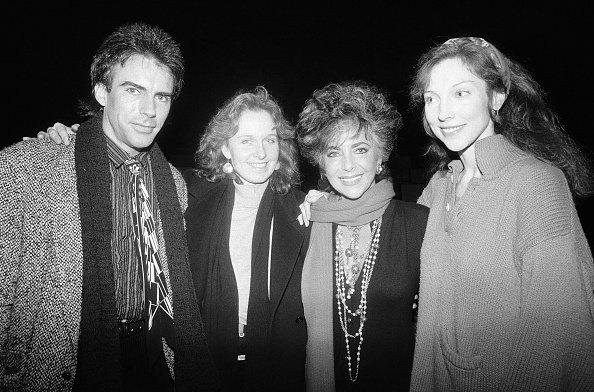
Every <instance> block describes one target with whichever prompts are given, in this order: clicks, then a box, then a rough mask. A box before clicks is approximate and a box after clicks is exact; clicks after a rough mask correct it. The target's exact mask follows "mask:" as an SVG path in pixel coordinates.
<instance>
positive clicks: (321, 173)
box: [320, 172, 325, 181]
mask: <svg viewBox="0 0 594 392" xmlns="http://www.w3.org/2000/svg"><path fill="white" fill-rule="evenodd" d="M324 176H325V175H324V172H320V180H321V181H324Z"/></svg>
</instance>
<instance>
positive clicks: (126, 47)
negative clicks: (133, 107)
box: [81, 23, 185, 115]
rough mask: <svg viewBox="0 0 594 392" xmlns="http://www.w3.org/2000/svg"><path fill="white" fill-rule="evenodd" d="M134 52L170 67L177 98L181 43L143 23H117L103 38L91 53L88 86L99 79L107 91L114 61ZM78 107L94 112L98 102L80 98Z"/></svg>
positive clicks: (181, 77) (121, 61) (181, 66)
mask: <svg viewBox="0 0 594 392" xmlns="http://www.w3.org/2000/svg"><path fill="white" fill-rule="evenodd" d="M135 54H139V55H142V56H146V57H149V58H154V59H155V60H157V61H158V62H159V63H161V64H163V65H164V66H165V67H167V68H168V69H169V71H170V72H171V76H172V77H173V92H172V99H176V98H177V97H178V96H179V93H180V92H181V88H182V86H183V83H184V71H185V65H184V58H183V55H182V53H181V50H180V46H179V44H178V43H177V42H176V41H175V40H174V39H173V37H171V35H169V34H168V33H167V32H165V31H163V30H162V29H160V28H159V27H156V26H151V25H147V24H144V23H134V24H126V25H123V26H120V27H118V28H117V29H116V30H115V31H114V32H113V33H111V34H110V35H109V36H108V37H107V38H106V39H105V40H104V41H103V43H102V44H101V46H100V47H99V49H98V50H97V52H96V53H95V56H93V63H92V64H91V73H90V76H91V89H93V88H94V87H95V86H96V85H97V84H98V83H101V84H103V85H105V87H106V88H107V91H110V90H111V83H112V80H113V74H112V69H113V67H114V66H115V65H116V64H120V65H124V63H125V62H126V60H128V59H129V58H130V57H131V56H133V55H135ZM81 109H82V111H83V112H86V114H87V115H93V114H95V113H97V111H98V110H99V109H100V106H99V105H98V104H97V103H96V102H94V100H90V102H81Z"/></svg>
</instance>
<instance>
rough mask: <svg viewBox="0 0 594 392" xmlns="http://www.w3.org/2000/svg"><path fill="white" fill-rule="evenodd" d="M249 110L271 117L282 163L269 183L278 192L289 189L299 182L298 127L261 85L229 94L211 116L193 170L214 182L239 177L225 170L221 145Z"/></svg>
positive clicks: (235, 131) (236, 128) (233, 132)
mask: <svg viewBox="0 0 594 392" xmlns="http://www.w3.org/2000/svg"><path fill="white" fill-rule="evenodd" d="M246 110H250V111H255V112H258V111H265V112H267V113H268V114H270V116H271V117H272V120H273V122H274V125H275V129H276V133H277V135H278V140H279V149H280V154H279V158H278V162H279V164H280V167H279V169H278V170H275V171H274V172H273V173H272V176H271V177H270V187H271V188H272V190H273V191H275V192H277V193H280V194H284V193H287V192H288V191H289V189H291V186H295V185H297V184H299V168H298V155H297V154H298V152H297V146H296V143H295V129H294V128H293V127H292V126H291V125H290V124H289V122H288V121H287V120H286V119H285V117H284V116H283V112H282V109H281V108H280V106H279V105H278V103H277V102H276V100H275V99H274V98H273V97H272V96H271V95H270V94H269V93H268V91H266V89H265V88H264V87H262V86H258V87H256V88H255V89H254V90H253V91H250V92H242V91H240V92H238V93H237V94H235V95H234V96H233V97H231V98H229V99H228V100H227V102H225V104H224V105H223V106H222V107H221V108H220V109H219V110H218V112H217V114H216V115H215V116H214V117H213V118H212V119H211V120H210V122H209V123H208V126H207V127H206V131H205V132H204V134H203V135H202V137H201V138H200V146H199V147H198V150H197V151H196V154H195V161H196V168H195V169H194V174H195V175H198V176H200V177H204V178H206V179H207V180H208V181H211V182H216V181H220V180H221V179H223V178H225V177H228V178H232V179H236V177H237V176H236V174H235V173H230V174H227V173H224V172H223V165H224V164H225V163H226V162H227V158H225V156H224V155H223V152H222V150H221V148H222V147H223V145H225V143H227V141H228V140H229V139H230V138H231V137H233V135H235V134H236V133H237V130H238V127H239V124H238V122H239V118H240V116H241V114H242V113H243V112H244V111H246Z"/></svg>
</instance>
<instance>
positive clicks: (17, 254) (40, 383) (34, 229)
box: [0, 140, 187, 391]
mask: <svg viewBox="0 0 594 392" xmlns="http://www.w3.org/2000/svg"><path fill="white" fill-rule="evenodd" d="M74 145H75V141H74V142H73V143H71V144H70V145H69V146H63V145H58V146H57V145H55V144H54V143H53V142H51V141H50V142H48V141H44V140H29V141H23V142H20V143H17V144H14V145H12V146H10V147H7V148H5V149H4V150H3V151H1V152H0V390H2V391H5V390H26V391H41V390H43V391H69V390H71V389H72V386H73V383H74V378H75V375H76V360H77V345H78V337H79V332H80V319H81V293H82V276H83V275H82V273H83V271H82V269H83V249H82V240H81V224H80V218H79V200H78V194H77V185H76V173H75V160H74ZM170 167H171V171H172V173H173V177H174V181H175V184H176V187H177V194H178V197H179V200H180V204H181V208H182V211H183V210H184V209H185V208H186V206H187V196H186V186H185V182H184V180H183V177H182V176H181V174H180V173H179V172H178V171H177V170H176V169H175V168H174V167H173V166H171V165H170ZM32 179H33V180H32ZM36 179H38V180H36ZM157 219H158V222H159V225H158V226H159V231H158V238H159V242H160V243H164V238H163V232H162V230H161V224H160V217H159V216H158V217H157ZM165 253H166V252H165V250H164V247H160V256H161V260H162V265H163V269H164V272H165V277H166V280H167V284H168V286H169V289H171V285H170V282H169V270H168V266H167V257H166V254H165ZM174 306H175V304H174ZM164 350H165V352H166V357H167V359H168V365H169V366H170V369H171V367H172V361H173V358H172V356H171V355H170V354H171V352H170V350H168V349H167V348H166V347H164Z"/></svg>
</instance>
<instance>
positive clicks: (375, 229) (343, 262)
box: [334, 217, 382, 382]
mask: <svg viewBox="0 0 594 392" xmlns="http://www.w3.org/2000/svg"><path fill="white" fill-rule="evenodd" d="M381 224H382V218H381V217H380V218H378V219H375V220H374V221H373V223H372V225H371V226H372V227H371V238H370V240H369V242H368V243H367V245H366V247H365V249H366V250H365V251H364V252H363V253H362V254H361V255H360V256H359V255H358V252H356V251H355V252H354V253H351V252H349V253H351V256H355V257H354V259H355V260H353V261H351V262H350V263H349V260H348V258H349V257H350V256H349V254H347V250H349V249H353V250H355V248H357V249H358V240H359V231H360V229H361V226H355V227H351V226H345V227H346V228H347V229H348V230H350V231H352V236H351V242H350V243H349V248H347V249H346V250H345V252H343V251H342V249H343V242H342V237H343V226H340V225H339V226H338V228H337V229H336V250H335V256H334V276H335V279H336V291H337V293H336V302H337V305H338V317H339V320H340V326H341V327H342V331H343V332H344V339H345V343H346V351H347V362H348V371H349V379H350V380H351V382H355V381H357V377H358V376H359V363H360V362H361V347H362V345H363V327H364V326H365V321H366V320H367V289H368V288H369V282H370V281H371V275H372V274H373V267H374V266H375V260H376V257H377V249H378V247H379V238H380V228H381ZM358 257H359V258H360V260H361V263H362V268H361V266H359V271H357V273H356V274H354V273H353V272H355V271H354V270H353V269H352V266H353V265H354V264H353V262H354V263H357V262H358V260H357V258H358ZM357 264H358V263H357ZM360 272H362V273H363V277H362V279H361V298H360V300H359V305H358V306H357V308H356V309H351V308H349V306H348V303H347V301H348V300H350V298H351V295H352V294H354V292H355V283H356V282H357V279H358V276H359V273H360ZM347 286H348V287H347ZM351 317H353V318H355V317H359V328H358V329H357V332H355V333H354V334H352V333H350V332H349V329H348V323H349V322H350V320H351ZM350 339H353V340H355V339H358V340H359V342H358V344H357V365H356V368H355V372H354V373H355V374H354V375H353V369H352V362H353V359H352V358H351V348H350Z"/></svg>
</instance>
